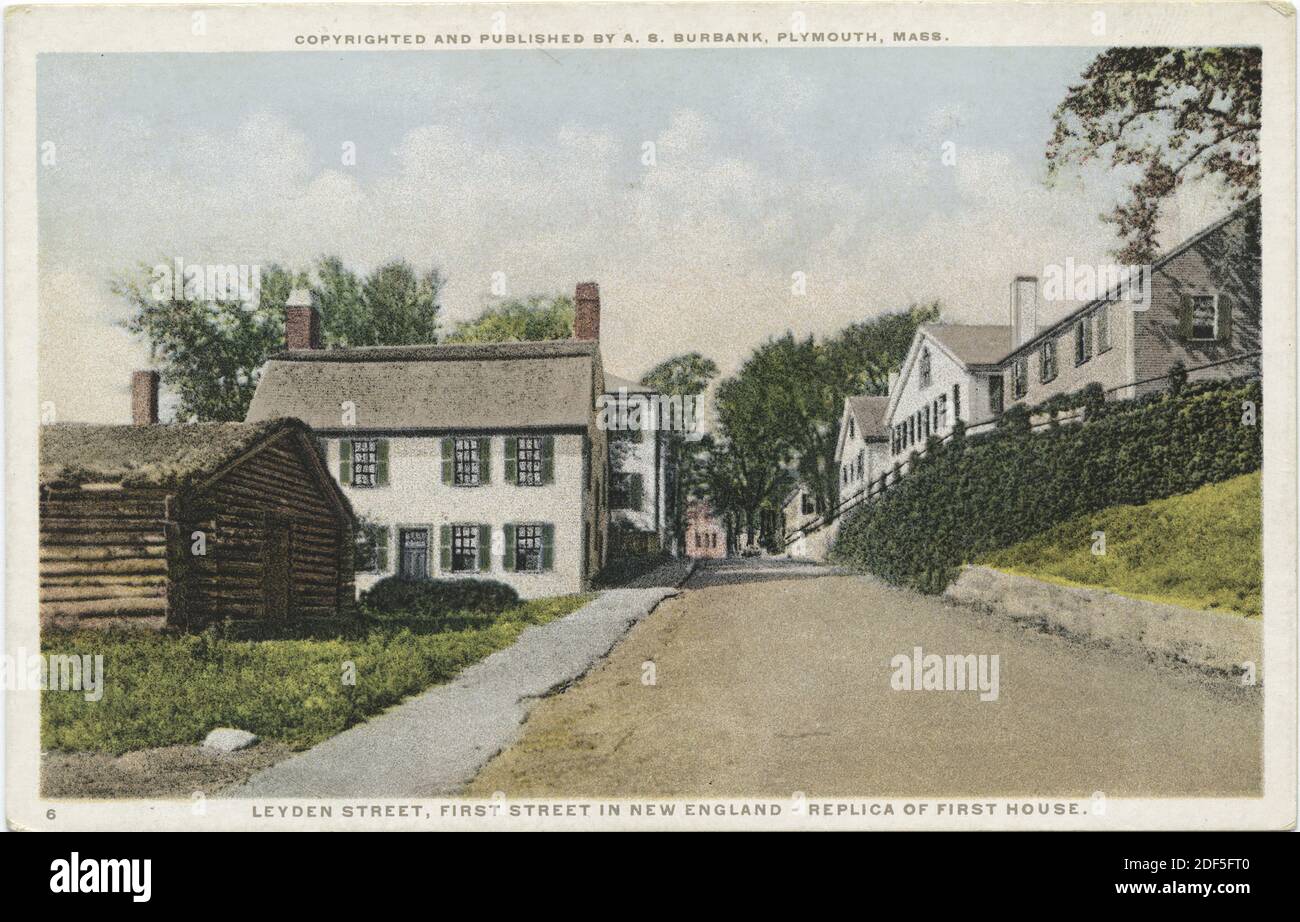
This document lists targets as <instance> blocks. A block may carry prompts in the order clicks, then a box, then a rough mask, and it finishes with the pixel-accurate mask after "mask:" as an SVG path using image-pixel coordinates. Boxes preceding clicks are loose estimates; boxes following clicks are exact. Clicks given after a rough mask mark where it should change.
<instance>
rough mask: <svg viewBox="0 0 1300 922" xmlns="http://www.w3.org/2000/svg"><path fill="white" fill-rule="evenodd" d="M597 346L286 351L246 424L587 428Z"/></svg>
mask: <svg viewBox="0 0 1300 922" xmlns="http://www.w3.org/2000/svg"><path fill="white" fill-rule="evenodd" d="M599 348H600V347H599V344H598V343H595V342H590V341H585V340H551V341H546V342H526V343H458V344H454V345H445V346H396V347H388V346H379V347H365V348H356V349H319V350H305V351H294V352H284V353H280V354H279V355H277V356H275V357H273V358H272V359H271V361H269V362H268V363H267V364H266V367H265V369H264V370H263V372H262V378H261V380H260V381H259V382H258V385H257V391H256V393H255V394H254V395H253V402H252V404H251V405H250V406H249V410H248V421H249V422H257V421H259V420H263V419H268V418H271V417H275V416H295V417H297V418H299V419H301V420H304V421H305V422H306V423H308V424H309V425H311V426H312V427H313V428H316V429H326V430H331V429H340V428H343V420H342V413H343V409H342V408H343V405H344V404H345V403H348V402H350V403H351V406H352V407H353V408H355V414H356V419H355V426H356V428H358V429H361V430H367V429H369V430H375V429H381V430H411V429H415V430H430V429H431V430H443V431H453V430H456V429H465V430H468V429H500V428H529V427H534V428H535V427H569V426H584V427H585V426H586V425H588V423H589V421H590V419H591V414H592V412H593V408H594V406H595V398H596V395H595V392H594V389H595V388H596V387H598V386H599V384H598V382H599V380H600V379H601V378H602V377H603V375H601V371H600V351H599Z"/></svg>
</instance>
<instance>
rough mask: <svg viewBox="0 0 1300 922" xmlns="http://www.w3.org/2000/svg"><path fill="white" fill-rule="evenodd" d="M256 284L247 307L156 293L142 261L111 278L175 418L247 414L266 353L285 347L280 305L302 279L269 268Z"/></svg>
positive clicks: (233, 301) (235, 302)
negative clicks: (171, 395)
mask: <svg viewBox="0 0 1300 922" xmlns="http://www.w3.org/2000/svg"><path fill="white" fill-rule="evenodd" d="M261 281H262V287H261V296H260V297H259V298H258V299H257V301H256V303H255V304H246V303H244V302H243V301H240V300H238V299H237V298H229V299H223V300H202V299H177V298H174V297H169V298H158V297H155V293H154V291H153V290H152V287H153V270H152V269H151V268H150V267H149V266H141V267H140V272H139V274H138V275H136V276H127V277H121V278H117V279H114V280H113V282H112V288H113V291H114V293H115V294H117V295H119V296H121V297H123V298H125V299H126V300H127V301H128V302H129V303H130V305H131V306H132V309H133V313H132V314H131V316H130V318H129V319H128V320H127V321H126V323H125V326H126V329H127V330H129V331H130V332H131V333H134V334H136V335H137V336H141V337H143V338H145V339H147V340H148V342H149V352H150V358H151V359H152V360H153V361H155V362H156V363H158V364H159V365H160V368H161V377H162V381H163V384H165V385H166V386H167V388H168V389H169V390H171V391H173V392H175V393H176V394H177V395H178V396H179V398H180V406H179V407H178V409H177V418H178V419H181V420H185V419H189V418H191V417H196V418H198V419H199V420H203V421H207V420H242V419H243V418H244V415H245V414H246V413H247V412H248V404H249V402H250V401H251V400H252V399H253V391H254V390H255V389H256V388H257V380H258V377H259V375H260V369H261V367H262V365H263V364H264V363H265V361H266V357H267V356H268V355H270V354H271V353H272V352H275V351H276V350H278V349H282V348H283V347H284V303H285V301H287V300H288V298H289V292H290V291H291V290H292V289H293V288H295V287H297V286H299V285H301V284H305V281H306V280H305V278H303V277H302V276H301V275H294V274H293V273H291V272H289V271H288V270H286V269H283V268H281V267H279V266H270V267H269V268H267V269H265V270H264V271H263V272H262V275H261Z"/></svg>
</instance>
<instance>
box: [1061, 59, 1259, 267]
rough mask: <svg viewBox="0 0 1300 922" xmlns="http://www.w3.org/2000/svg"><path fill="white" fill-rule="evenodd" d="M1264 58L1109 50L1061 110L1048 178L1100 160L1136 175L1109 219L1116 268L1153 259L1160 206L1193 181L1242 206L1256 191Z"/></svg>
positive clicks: (1067, 99) (1074, 90) (1070, 90)
mask: <svg viewBox="0 0 1300 922" xmlns="http://www.w3.org/2000/svg"><path fill="white" fill-rule="evenodd" d="M1260 63H1261V55H1260V49H1258V48H1111V49H1108V50H1106V51H1104V52H1102V53H1101V54H1100V55H1098V56H1097V58H1096V59H1095V60H1094V61H1093V62H1092V63H1091V64H1089V65H1088V67H1087V69H1086V70H1085V71H1084V73H1083V79H1082V82H1081V83H1079V84H1077V85H1074V86H1071V87H1070V89H1069V91H1068V92H1067V94H1066V97H1065V99H1064V100H1063V101H1062V102H1061V104H1060V105H1059V106H1058V107H1057V109H1056V112H1055V115H1054V122H1055V128H1054V131H1053V134H1052V137H1051V140H1050V141H1049V142H1048V145H1047V160H1048V170H1049V174H1050V175H1051V176H1052V177H1056V176H1057V175H1059V173H1060V172H1061V171H1062V170H1063V169H1064V168H1065V167H1066V165H1067V164H1070V163H1074V164H1084V163H1087V162H1089V161H1092V160H1104V161H1106V162H1108V163H1109V164H1110V166H1112V167H1115V168H1128V167H1133V168H1136V169H1137V170H1138V173H1139V175H1138V178H1137V179H1136V180H1135V181H1134V182H1133V183H1132V184H1131V185H1130V187H1129V198H1128V200H1127V201H1124V202H1121V203H1119V204H1118V205H1116V206H1115V208H1114V210H1113V211H1112V212H1110V214H1108V215H1104V216H1103V217H1105V218H1106V220H1108V221H1110V222H1112V223H1113V224H1115V225H1116V226H1117V229H1118V230H1119V234H1120V237H1121V239H1122V240H1123V241H1124V243H1123V247H1122V249H1121V250H1120V251H1119V252H1118V253H1117V255H1118V256H1119V258H1121V259H1123V260H1125V261H1128V262H1132V263H1142V262H1149V261H1151V260H1152V259H1153V258H1154V257H1155V254H1156V248H1157V242H1156V231H1157V224H1158V221H1159V218H1160V209H1161V206H1162V205H1163V204H1164V203H1165V202H1166V201H1168V199H1169V197H1170V196H1171V195H1172V194H1173V193H1174V192H1175V191H1176V190H1177V189H1178V187H1179V186H1180V185H1182V184H1183V183H1184V182H1186V181H1187V180H1188V179H1189V178H1197V179H1200V178H1205V177H1214V178H1217V179H1218V180H1220V181H1221V182H1222V184H1223V185H1224V186H1225V187H1226V188H1227V189H1228V190H1229V191H1230V192H1231V193H1232V194H1233V196H1234V198H1235V199H1236V201H1238V202H1242V201H1245V200H1246V199H1248V198H1249V197H1250V196H1252V195H1254V194H1255V193H1256V192H1257V191H1258V189H1259V170H1260V161H1259V129H1260V95H1261V94H1260V90H1261V76H1260V75H1261V70H1260Z"/></svg>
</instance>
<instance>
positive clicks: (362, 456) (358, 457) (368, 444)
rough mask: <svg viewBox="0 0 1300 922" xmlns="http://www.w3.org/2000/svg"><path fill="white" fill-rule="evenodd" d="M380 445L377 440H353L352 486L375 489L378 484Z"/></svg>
mask: <svg viewBox="0 0 1300 922" xmlns="http://www.w3.org/2000/svg"><path fill="white" fill-rule="evenodd" d="M378 474H379V444H378V440H376V439H353V440H352V486H354V487H373V486H374V485H375V484H376V483H377V482H378Z"/></svg>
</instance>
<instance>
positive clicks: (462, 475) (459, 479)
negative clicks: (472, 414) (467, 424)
mask: <svg viewBox="0 0 1300 922" xmlns="http://www.w3.org/2000/svg"><path fill="white" fill-rule="evenodd" d="M478 462H479V453H478V439H456V462H455V463H456V481H455V482H456V486H458V487H476V486H478V485H479V464H478Z"/></svg>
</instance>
